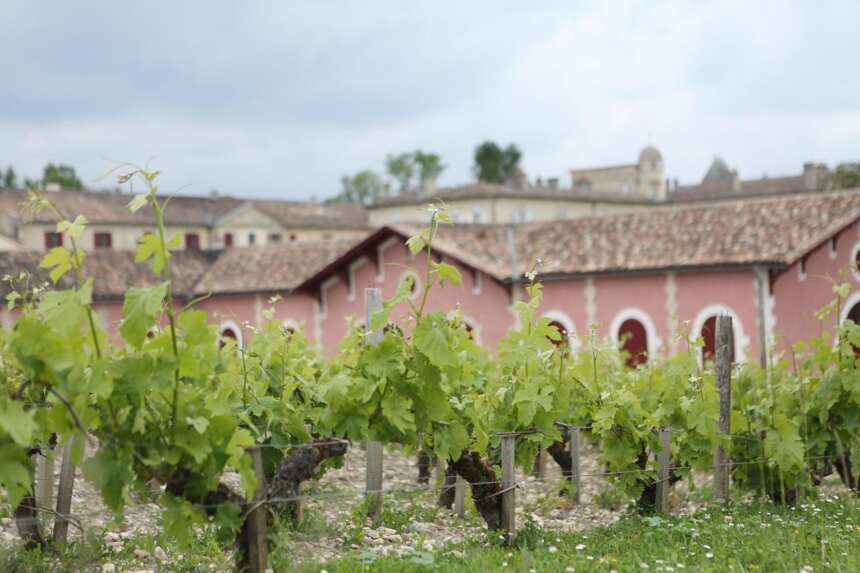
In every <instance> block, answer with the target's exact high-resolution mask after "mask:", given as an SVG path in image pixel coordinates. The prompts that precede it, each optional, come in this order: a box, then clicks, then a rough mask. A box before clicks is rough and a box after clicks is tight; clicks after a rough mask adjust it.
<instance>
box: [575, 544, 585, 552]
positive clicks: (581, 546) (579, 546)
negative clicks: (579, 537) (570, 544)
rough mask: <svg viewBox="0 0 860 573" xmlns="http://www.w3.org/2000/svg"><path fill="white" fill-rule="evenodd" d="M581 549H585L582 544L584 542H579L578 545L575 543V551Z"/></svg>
mask: <svg viewBox="0 0 860 573" xmlns="http://www.w3.org/2000/svg"><path fill="white" fill-rule="evenodd" d="M583 549H585V544H584V543H580V544H579V545H577V546H576V550H577V551H582V550H583Z"/></svg>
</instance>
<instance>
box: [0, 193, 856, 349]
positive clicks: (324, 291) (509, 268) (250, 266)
mask: <svg viewBox="0 0 860 573" xmlns="http://www.w3.org/2000/svg"><path fill="white" fill-rule="evenodd" d="M416 230H417V228H413V227H404V226H396V225H395V226H386V227H382V228H380V229H378V230H377V231H375V232H373V233H372V234H370V235H369V236H367V237H366V238H365V239H363V240H361V241H359V242H342V241H321V242H307V243H303V244H299V243H296V244H282V245H270V246H267V247H265V248H260V249H228V250H225V251H221V252H217V253H209V254H207V253H181V254H178V256H176V257H174V259H173V261H172V264H173V269H174V273H175V275H176V277H177V291H178V292H179V294H180V296H181V297H182V298H183V299H184V300H185V301H188V300H191V299H193V298H194V297H199V296H206V295H208V298H206V299H205V300H202V301H201V302H199V303H198V304H199V307H200V308H203V309H205V310H208V311H209V312H210V314H211V317H212V320H213V322H215V323H217V324H218V326H219V328H220V329H221V331H222V333H224V335H225V336H232V337H235V338H237V339H240V341H244V339H245V338H246V337H247V336H249V335H251V334H252V329H251V328H248V327H247V326H248V325H250V326H255V325H257V324H260V323H261V322H262V320H263V311H264V310H265V309H266V308H270V307H271V308H272V309H273V310H274V313H275V316H276V317H277V318H278V319H280V320H283V321H284V323H285V325H286V326H289V327H292V328H301V329H303V330H304V332H305V333H306V335H307V336H308V338H309V339H311V340H312V341H315V342H317V343H318V344H319V345H320V347H321V348H322V349H323V350H324V351H325V352H326V353H328V354H332V353H333V352H334V351H335V349H336V346H337V344H338V342H339V341H340V339H341V338H342V337H343V336H344V334H345V333H346V332H347V329H348V327H349V321H350V320H353V321H356V322H359V323H360V322H362V321H363V318H364V317H363V296H362V293H363V289H364V288H365V287H369V286H377V287H380V288H382V290H383V294H384V296H386V297H387V296H391V294H393V292H394V291H395V289H396V288H397V286H398V285H399V284H400V282H401V281H402V280H403V279H404V278H405V276H407V275H412V276H413V277H414V278H415V279H416V282H417V285H418V287H419V288H416V296H417V293H418V291H419V290H420V286H421V281H422V280H423V279H422V276H423V272H422V271H423V268H424V265H425V262H426V260H425V258H424V254H423V253H421V254H419V255H418V256H416V257H412V256H411V255H410V254H409V253H408V250H407V249H406V247H405V240H406V238H408V236H410V235H411V234H412V233H414V232H415V231H416ZM434 245H435V252H436V255H437V256H438V257H439V258H440V259H442V260H445V261H446V262H448V263H450V264H453V265H455V266H456V267H458V269H459V270H460V272H461V274H462V276H463V285H462V286H459V287H458V286H446V287H445V288H444V289H441V290H436V291H434V292H433V294H432V296H431V298H430V301H429V306H430V308H431V309H452V308H454V307H455V306H459V308H460V310H461V313H462V315H463V316H464V319H465V320H466V322H467V324H469V325H470V326H471V328H472V331H473V333H474V336H475V337H476V339H477V340H478V342H480V343H482V344H484V345H487V346H494V345H495V344H496V343H497V341H498V340H499V339H500V337H501V336H503V335H504V333H505V331H506V330H507V329H508V328H510V327H511V326H513V325H514V316H513V314H512V313H511V312H510V306H511V303H512V301H513V300H515V299H516V298H517V297H519V296H522V288H521V286H522V282H523V281H524V280H525V279H524V278H523V277H524V275H525V273H526V272H528V271H530V270H535V271H536V272H537V275H538V280H540V281H541V282H543V283H544V285H545V288H544V292H545V296H544V302H543V306H542V313H543V314H544V315H545V316H547V317H549V318H551V319H552V320H553V321H554V322H555V323H556V324H557V325H558V326H559V327H561V328H563V329H564V330H565V331H566V332H567V333H569V343H570V344H571V345H572V346H573V347H576V346H578V345H580V344H581V335H583V334H584V333H588V332H589V331H590V329H591V328H592V327H593V328H596V330H597V332H598V333H599V334H600V335H603V336H607V337H609V338H610V339H612V340H616V341H624V345H625V348H626V349H627V350H628V351H629V352H630V354H631V356H632V358H631V361H632V362H643V361H645V360H647V359H649V357H652V356H655V355H660V354H669V353H673V352H677V351H682V350H685V349H686V345H685V343H684V342H683V339H684V336H683V334H684V333H689V335H690V336H691V337H693V338H695V337H697V336H702V337H703V338H704V340H705V347H706V348H705V352H712V351H713V332H712V330H713V325H714V322H715V317H716V316H717V315H719V314H721V313H727V314H729V315H730V316H732V317H733V319H734V325H735V331H736V336H735V349H734V351H735V355H736V357H737V358H738V359H739V360H753V361H759V360H761V359H762V356H763V350H764V349H765V348H768V347H771V346H775V347H777V348H778V349H786V348H788V346H789V345H790V344H791V343H793V342H797V341H799V340H802V339H807V338H809V337H811V336H814V335H817V334H819V333H820V331H821V329H822V328H825V327H826V328H832V326H833V322H832V321H831V322H829V323H827V324H824V325H822V324H821V323H820V322H819V321H818V320H817V319H816V318H815V317H814V311H815V310H816V309H818V308H820V307H821V306H823V305H824V304H826V303H827V302H828V301H829V300H831V298H832V297H833V292H832V280H831V279H837V278H838V277H839V275H840V273H842V275H843V276H842V278H841V279H840V280H844V281H847V282H849V283H850V284H851V295H850V296H849V297H848V299H847V301H846V304H845V305H844V306H843V308H842V309H841V316H840V317H839V318H840V319H845V318H851V319H854V320H858V321H860V270H858V259H860V254H858V253H860V191H841V192H809V193H796V194H784V195H782V196H780V197H774V198H763V199H747V200H743V201H737V200H731V201H730V200H722V201H718V202H709V203H700V204H695V205H674V206H665V207H654V208H651V209H649V210H646V211H641V212H632V213H626V214H619V215H605V216H599V217H590V218H582V219H574V220H568V221H561V222H543V223H528V224H517V225H464V226H459V225H458V226H453V227H444V228H442V230H441V231H440V234H439V237H438V240H437V241H436V242H435V243H434ZM108 259H110V260H108ZM37 261H38V256H37V255H35V254H31V253H5V254H3V255H2V256H0V272H2V273H3V274H5V273H10V274H12V273H14V274H17V272H19V271H20V270H21V269H22V268H25V269H30V270H31V271H32V272H33V273H34V274H36V275H37V276H42V274H43V271H39V270H38V269H37V264H36V263H37ZM87 261H88V265H89V266H90V269H89V270H90V273H91V274H92V275H93V276H95V277H96V296H97V299H98V304H97V307H98V308H99V310H100V311H101V312H102V315H103V316H104V318H105V320H106V322H107V323H108V324H109V325H110V326H111V327H115V325H116V324H117V322H118V321H119V319H120V317H121V312H120V308H121V299H120V298H119V297H120V296H121V293H122V292H123V291H124V290H125V287H126V286H136V285H141V284H146V283H150V282H152V281H153V280H154V279H153V278H152V277H151V275H149V276H147V274H148V271H147V270H146V269H145V268H144V267H140V266H137V267H135V265H134V264H133V256H132V255H131V254H129V253H118V252H111V253H93V254H92V255H91V256H90V257H88V259H87ZM828 277H830V278H828ZM5 286H6V285H4V288H5ZM2 317H3V319H4V321H5V322H11V315H10V313H8V312H7V311H5V310H4V311H3V315H2ZM394 318H395V319H399V320H402V319H403V317H402V316H399V317H398V316H395V317H394ZM404 326H405V327H406V328H407V329H408V324H404Z"/></svg>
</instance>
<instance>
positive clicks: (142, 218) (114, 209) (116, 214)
mask: <svg viewBox="0 0 860 573" xmlns="http://www.w3.org/2000/svg"><path fill="white" fill-rule="evenodd" d="M44 194H45V196H46V197H48V198H49V199H50V200H51V201H53V202H54V203H56V204H57V206H58V207H59V208H60V209H61V210H62V211H63V213H65V214H66V216H67V217H69V218H72V219H74V218H75V217H76V216H77V215H83V216H84V217H86V218H87V220H88V221H89V222H90V223H102V224H126V225H153V224H154V223H155V217H154V215H153V213H152V209H150V208H149V207H144V208H143V209H141V210H140V211H138V212H137V213H132V212H131V211H129V210H128V203H129V201H131V199H132V197H133V195H131V194H130V193H120V192H117V191H71V190H62V191H45V192H44ZM26 201H27V193H26V192H25V191H23V190H21V189H0V206H2V207H3V209H4V210H5V209H9V211H10V212H15V213H16V214H17V218H18V219H19V220H21V221H22V222H30V221H35V222H43V223H53V222H55V221H56V220H57V218H56V216H55V215H54V214H53V213H52V212H51V211H49V210H47V209H46V210H43V211H42V212H40V213H38V214H36V215H33V214H32V213H29V212H28V211H27V209H26V208H23V206H22V203H25V202H26ZM241 204H242V200H240V199H236V198H233V197H189V196H175V197H171V199H170V205H169V207H168V208H167V209H166V210H165V222H166V223H167V224H168V225H171V224H174V225H183V226H186V225H199V226H204V227H205V226H210V225H212V224H213V223H214V221H215V220H216V219H217V218H218V217H221V216H223V215H224V214H226V213H228V212H229V211H232V210H233V209H235V208H236V207H238V206H239V205H241Z"/></svg>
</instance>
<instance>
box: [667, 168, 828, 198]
mask: <svg viewBox="0 0 860 573" xmlns="http://www.w3.org/2000/svg"><path fill="white" fill-rule="evenodd" d="M809 191H811V190H810V189H809V188H807V185H806V181H805V180H804V178H803V175H790V176H786V177H763V178H761V179H747V180H744V181H741V182H740V188H739V189H737V190H735V189H733V188H732V182H731V181H703V182H702V183H700V184H698V185H683V186H680V187H678V189H677V190H675V191H673V192H672V193H670V194H669V202H672V203H685V202H691V201H708V200H719V199H745V198H753V197H759V196H767V195H775V194H780V193H806V192H809Z"/></svg>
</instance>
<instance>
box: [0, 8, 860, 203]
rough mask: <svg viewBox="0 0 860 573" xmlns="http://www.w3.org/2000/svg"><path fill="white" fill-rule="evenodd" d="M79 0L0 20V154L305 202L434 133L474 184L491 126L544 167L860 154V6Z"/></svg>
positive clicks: (23, 166) (449, 178)
mask: <svg viewBox="0 0 860 573" xmlns="http://www.w3.org/2000/svg"><path fill="white" fill-rule="evenodd" d="M84 6H86V7H85V8H82V7H81V6H80V5H76V6H73V7H66V6H65V5H52V6H51V5H47V4H36V3H20V4H14V5H13V7H12V8H10V9H8V10H7V12H9V16H10V17H7V18H4V20H3V22H0V65H2V66H3V68H4V69H5V70H6V78H7V81H5V82H4V84H3V85H2V86H0V165H3V166H5V165H8V164H9V163H12V164H13V165H15V167H16V168H17V169H18V171H19V172H23V173H25V174H28V175H31V176H32V175H36V174H38V173H39V171H40V169H41V166H42V165H43V164H44V163H45V162H46V161H49V160H50V161H63V162H67V163H72V164H74V165H76V166H77V167H78V169H79V171H80V172H81V173H82V174H83V176H84V178H85V179H86V180H87V181H89V182H92V181H93V180H94V179H95V178H96V177H98V176H99V175H101V174H102V173H104V172H105V171H106V170H107V168H109V166H110V164H109V163H108V162H107V161H105V160H104V159H103V158H110V159H118V160H134V161H145V160H146V159H147V158H149V157H151V156H155V157H156V159H155V163H156V165H157V166H158V168H159V169H161V170H162V171H163V172H164V173H165V175H164V178H165V186H166V187H167V188H175V187H178V186H181V185H185V184H190V185H191V187H190V190H192V191H193V192H200V193H205V192H207V191H209V190H210V189H212V188H218V189H219V190H221V191H223V192H229V193H232V194H235V195H242V194H244V195H256V196H263V195H266V196H280V197H294V198H299V197H308V196H310V195H311V194H316V195H318V196H326V195H330V194H333V193H335V192H336V191H337V190H338V187H339V178H340V176H341V175H342V174H344V173H350V172H354V171H357V170H359V169H362V168H365V167H374V168H381V166H382V161H383V159H384V157H385V155H386V153H392V152H398V151H402V150H410V149H415V148H419V147H420V148H422V149H426V150H433V151H437V152H439V153H441V154H442V155H443V157H444V160H445V162H446V163H447V164H448V165H449V168H448V170H447V171H446V173H445V174H444V176H443V179H442V183H443V184H451V183H460V182H463V181H465V180H468V179H469V178H470V177H471V174H470V164H471V154H472V150H473V149H474V146H475V145H476V144H477V143H479V142H480V141H482V140H484V139H495V140H497V141H499V142H500V143H503V144H506V143H508V142H516V143H517V144H519V145H520V147H521V149H522V150H523V152H524V165H525V168H526V170H527V171H528V172H529V174H530V175H532V176H535V175H542V176H544V177H547V176H555V175H563V174H564V173H565V172H566V171H567V170H568V169H569V168H570V167H574V166H584V165H595V164H602V163H617V162H626V161H632V160H634V159H635V157H636V154H637V153H638V150H639V148H640V147H641V146H643V145H644V144H646V143H648V142H649V141H650V142H653V143H656V144H657V145H658V146H659V147H660V148H661V150H662V151H663V154H664V157H665V158H666V161H667V166H668V169H669V172H670V175H673V176H679V177H680V178H681V179H682V181H691V180H697V179H698V178H700V177H701V175H702V174H703V173H704V171H705V169H706V168H707V165H708V163H709V162H710V160H711V158H712V156H713V155H714V154H721V155H723V156H724V157H725V158H726V159H727V160H728V161H729V163H730V164H732V165H735V166H737V167H738V168H739V170H740V172H741V174H742V175H746V176H757V175H760V174H761V173H762V172H768V173H769V174H771V175H777V174H781V173H790V172H797V171H799V169H800V164H801V162H802V161H804V160H807V159H814V160H823V161H828V162H830V163H834V162H837V161H842V160H852V159H854V160H856V159H857V151H856V141H857V140H858V136H860V106H858V105H857V103H856V93H857V92H858V90H860V77H858V76H857V74H854V73H853V70H854V69H855V68H856V49H855V48H856V47H855V46H854V45H853V41H852V38H853V36H854V30H853V26H854V22H856V21H857V20H858V16H860V5H858V4H856V3H852V2H843V3H837V4H830V5H828V6H822V5H812V4H807V3H805V2H800V1H798V2H770V3H748V2H666V3H664V2H661V3H654V2H636V1H633V2H612V3H608V2H590V3H585V4H577V6H576V7H572V5H571V4H570V3H568V2H553V3H541V4H540V6H539V7H537V8H536V7H526V6H525V5H520V4H519V3H510V4H508V5H505V4H504V3H497V2H482V3H477V2H475V3H472V2H470V3H438V2H437V3H433V4H420V5H418V4H414V3H411V4H403V3H394V2H385V3H372V4H367V3H365V4H347V3H338V2H333V3H328V2H326V3H307V4H292V3H291V4H288V5H287V4H273V5H271V6H264V5H262V4H259V5H258V4H251V5H246V4H241V5H235V6H233V7H231V8H226V7H223V6H220V7H218V8H213V5H212V4H210V3H203V4H201V3H191V2H189V3H180V4H176V3H169V2H155V3H147V4H146V5H126V4H123V5H118V4H115V3H107V2H104V3H93V4H87V5H84Z"/></svg>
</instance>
